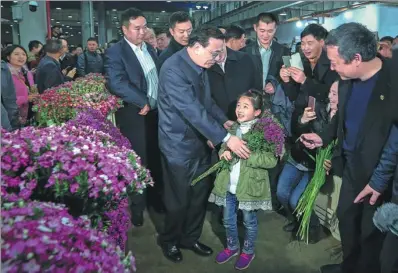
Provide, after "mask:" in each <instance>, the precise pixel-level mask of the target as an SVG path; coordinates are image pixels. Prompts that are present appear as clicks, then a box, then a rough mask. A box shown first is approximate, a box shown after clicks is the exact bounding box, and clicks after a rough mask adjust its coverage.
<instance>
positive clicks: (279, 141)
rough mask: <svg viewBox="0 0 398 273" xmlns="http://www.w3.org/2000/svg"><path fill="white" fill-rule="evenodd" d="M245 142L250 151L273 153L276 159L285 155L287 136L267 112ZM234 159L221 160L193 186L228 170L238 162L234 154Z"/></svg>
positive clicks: (194, 182)
mask: <svg viewBox="0 0 398 273" xmlns="http://www.w3.org/2000/svg"><path fill="white" fill-rule="evenodd" d="M243 140H245V141H246V143H247V147H248V148H249V149H250V151H252V152H255V153H258V152H269V153H273V154H274V155H275V156H276V157H281V156H282V155H283V153H284V143H285V134H284V131H283V128H282V126H281V124H280V123H279V122H278V121H277V120H276V118H274V117H273V116H272V114H270V113H268V112H266V113H265V114H264V115H263V117H262V118H260V119H258V120H257V121H256V123H255V124H254V125H253V128H252V129H251V130H250V131H249V132H248V133H247V134H245V135H244V136H243ZM232 155H233V157H234V159H233V160H231V161H227V160H225V159H222V160H220V161H219V162H217V163H216V164H215V165H213V166H212V167H210V169H208V170H207V171H206V172H204V173H203V174H201V175H200V176H199V177H197V178H196V179H194V180H193V181H192V184H191V185H192V186H193V185H195V184H196V183H198V182H199V181H201V180H202V179H203V178H205V177H207V176H209V175H210V174H212V173H214V172H216V171H219V170H222V169H225V168H228V169H230V167H231V166H232V165H233V164H235V163H236V162H237V160H239V159H238V157H237V156H236V155H234V154H232Z"/></svg>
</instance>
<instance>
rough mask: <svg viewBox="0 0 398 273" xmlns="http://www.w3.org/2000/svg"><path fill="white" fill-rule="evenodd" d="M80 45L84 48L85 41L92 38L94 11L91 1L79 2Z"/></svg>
mask: <svg viewBox="0 0 398 273" xmlns="http://www.w3.org/2000/svg"><path fill="white" fill-rule="evenodd" d="M81 14H82V16H81V18H82V20H81V22H82V40H83V41H82V45H83V47H85V46H86V43H87V40H88V38H90V37H94V9H93V2H92V1H82V2H81Z"/></svg>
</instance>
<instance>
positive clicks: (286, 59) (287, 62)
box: [282, 56, 292, 68]
mask: <svg viewBox="0 0 398 273" xmlns="http://www.w3.org/2000/svg"><path fill="white" fill-rule="evenodd" d="M282 60H283V64H284V65H285V68H289V67H291V66H292V65H291V64H290V56H282Z"/></svg>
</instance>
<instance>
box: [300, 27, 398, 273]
mask: <svg viewBox="0 0 398 273" xmlns="http://www.w3.org/2000/svg"><path fill="white" fill-rule="evenodd" d="M325 44H326V47H327V55H328V58H329V60H330V62H331V68H332V69H333V70H335V71H336V72H337V73H338V74H339V75H340V77H341V79H342V80H340V82H339V95H338V98H339V103H338V111H337V113H336V115H335V116H334V118H333V119H332V121H331V124H330V125H329V126H328V128H327V130H325V131H324V132H323V133H321V134H320V136H318V135H316V134H305V135H302V136H301V140H302V142H303V143H304V144H305V145H306V146H307V147H308V148H315V147H320V146H323V145H327V144H329V143H330V142H331V141H332V140H333V139H334V138H337V140H338V144H337V146H336V147H335V154H336V155H337V156H341V157H342V158H343V182H342V188H341V191H340V199H339V204H338V209H337V217H338V219H339V231H340V236H341V243H342V248H343V263H342V264H341V265H326V266H323V267H321V272H322V273H331V272H339V273H340V272H343V273H357V272H358V273H378V272H380V264H379V254H380V250H381V246H382V242H383V235H382V234H381V233H380V232H379V231H378V229H377V228H376V227H375V226H374V225H373V221H372V217H373V214H374V212H375V210H376V209H377V207H378V206H379V205H380V204H381V203H382V199H383V196H380V195H381V194H380V193H379V192H377V190H376V189H373V188H372V186H371V185H369V184H368V182H369V180H370V178H371V176H372V173H373V170H374V169H375V168H376V166H377V164H378V162H379V161H380V154H381V153H382V150H383V146H384V144H385V142H386V140H387V138H388V135H389V132H390V128H391V126H392V123H393V120H394V113H393V112H392V111H393V110H395V111H396V105H397V104H398V103H397V101H396V94H395V93H396V90H397V85H396V84H394V82H393V79H392V73H391V63H390V62H389V61H388V60H383V59H380V58H378V57H377V56H376V54H377V42H376V39H375V37H374V35H373V33H372V32H371V31H369V30H368V29H367V28H366V27H364V26H362V25H360V24H358V23H348V24H343V25H341V26H339V27H338V28H337V29H334V30H332V31H331V32H330V33H329V36H328V38H327V39H326V42H325ZM362 190H365V193H367V194H366V197H364V198H363V199H362V200H360V201H361V202H358V200H356V197H357V195H358V194H359V193H360V192H361V191H362ZM370 196H372V197H370Z"/></svg>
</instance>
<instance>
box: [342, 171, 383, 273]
mask: <svg viewBox="0 0 398 273" xmlns="http://www.w3.org/2000/svg"><path fill="white" fill-rule="evenodd" d="M350 168H351V167H350V165H349V164H346V166H345V169H344V173H343V181H342V188H341V191H340V199H339V204H338V208H337V218H338V219H339V230H340V237H341V244H342V248H343V263H342V271H343V273H380V262H379V257H380V251H381V247H382V243H383V237H384V236H383V234H382V233H381V232H380V231H379V230H378V229H377V228H376V227H375V226H374V224H373V215H374V213H375V211H376V209H377V207H378V206H379V205H380V204H381V202H382V200H378V202H377V203H376V205H373V206H372V205H370V204H369V197H368V198H365V200H364V201H363V203H360V204H354V200H355V197H356V196H357V195H358V193H359V192H360V191H361V190H362V189H363V187H364V185H365V184H366V183H359V181H354V180H353V179H352V178H351V176H350V173H351V171H352V170H351V169H350Z"/></svg>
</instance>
